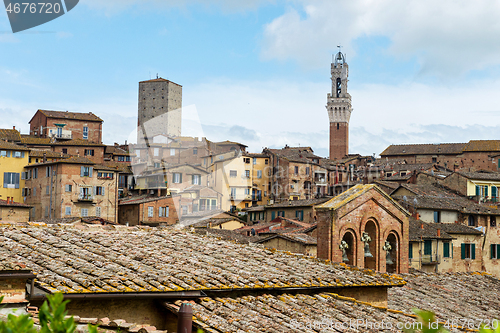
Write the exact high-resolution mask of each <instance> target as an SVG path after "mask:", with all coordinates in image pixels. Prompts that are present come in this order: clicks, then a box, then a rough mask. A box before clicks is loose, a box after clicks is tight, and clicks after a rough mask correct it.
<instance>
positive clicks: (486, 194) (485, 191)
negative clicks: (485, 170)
mask: <svg viewBox="0 0 500 333" xmlns="http://www.w3.org/2000/svg"><path fill="white" fill-rule="evenodd" d="M484 196H485V197H487V196H488V186H485V187H484Z"/></svg>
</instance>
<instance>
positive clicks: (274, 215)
mask: <svg viewBox="0 0 500 333" xmlns="http://www.w3.org/2000/svg"><path fill="white" fill-rule="evenodd" d="M275 217H276V212H271V221H272V220H274V218H275Z"/></svg>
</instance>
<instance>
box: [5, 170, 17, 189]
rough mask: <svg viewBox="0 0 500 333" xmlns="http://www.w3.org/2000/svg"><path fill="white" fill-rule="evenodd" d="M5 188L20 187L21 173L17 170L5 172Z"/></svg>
mask: <svg viewBox="0 0 500 333" xmlns="http://www.w3.org/2000/svg"><path fill="white" fill-rule="evenodd" d="M3 187H4V188H19V174H18V173H15V172H4V173H3Z"/></svg>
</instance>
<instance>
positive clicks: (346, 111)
mask: <svg viewBox="0 0 500 333" xmlns="http://www.w3.org/2000/svg"><path fill="white" fill-rule="evenodd" d="M339 49H340V46H339ZM331 73H332V92H331V93H328V94H327V104H326V110H327V111H328V119H329V120H330V159H331V160H339V159H342V158H344V157H345V156H346V155H347V154H349V120H350V119H351V112H352V106H351V95H349V93H348V92H347V81H348V80H347V78H348V76H349V66H348V65H347V63H346V61H345V56H344V54H342V52H340V50H339V52H338V53H337V54H336V55H335V57H334V59H333V62H332V68H331Z"/></svg>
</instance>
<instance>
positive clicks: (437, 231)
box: [437, 228, 441, 237]
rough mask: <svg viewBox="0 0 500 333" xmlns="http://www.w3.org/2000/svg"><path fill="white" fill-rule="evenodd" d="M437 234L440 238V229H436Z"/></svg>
mask: <svg viewBox="0 0 500 333" xmlns="http://www.w3.org/2000/svg"><path fill="white" fill-rule="evenodd" d="M437 232H438V237H441V229H439V228H438V230H437Z"/></svg>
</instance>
